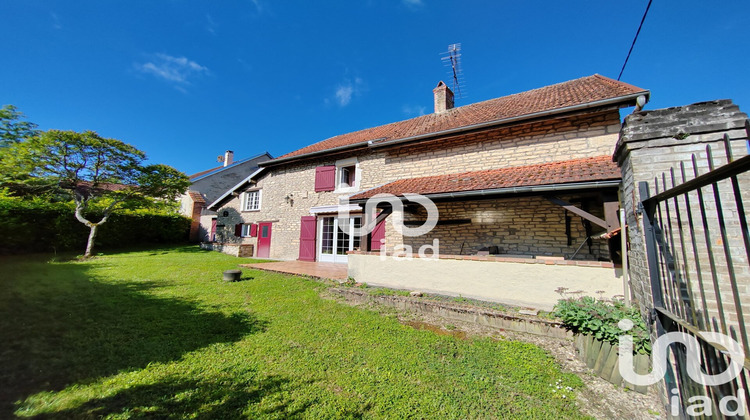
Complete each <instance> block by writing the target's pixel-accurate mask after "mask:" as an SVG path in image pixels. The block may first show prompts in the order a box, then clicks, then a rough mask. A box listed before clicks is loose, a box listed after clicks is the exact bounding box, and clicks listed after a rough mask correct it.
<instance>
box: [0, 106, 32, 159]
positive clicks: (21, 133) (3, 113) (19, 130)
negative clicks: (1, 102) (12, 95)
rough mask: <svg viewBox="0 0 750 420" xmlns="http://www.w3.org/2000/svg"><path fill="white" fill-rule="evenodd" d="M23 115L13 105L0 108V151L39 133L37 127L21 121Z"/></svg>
mask: <svg viewBox="0 0 750 420" xmlns="http://www.w3.org/2000/svg"><path fill="white" fill-rule="evenodd" d="M23 118H24V115H23V113H21V112H19V111H18V108H16V107H15V106H13V105H5V106H3V107H2V108H0V149H2V148H5V147H8V146H10V145H12V144H15V143H19V142H21V141H22V140H23V139H26V138H29V137H33V136H35V135H37V134H38V133H39V131H38V130H37V129H36V127H37V125H36V124H34V123H32V122H28V121H22V119H23Z"/></svg>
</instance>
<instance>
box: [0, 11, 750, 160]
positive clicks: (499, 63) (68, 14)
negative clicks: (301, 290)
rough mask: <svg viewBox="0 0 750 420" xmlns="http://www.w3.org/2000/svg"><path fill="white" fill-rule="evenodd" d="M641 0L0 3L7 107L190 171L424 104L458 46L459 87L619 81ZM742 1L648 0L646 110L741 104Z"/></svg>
mask: <svg viewBox="0 0 750 420" xmlns="http://www.w3.org/2000/svg"><path fill="white" fill-rule="evenodd" d="M646 3H647V0H631V1H596V2H594V1H586V2H583V1H569V2H560V1H548V2H543V1H513V2H510V1H499V0H497V1H466V2H447V1H433V0H392V1H375V0H371V1H361V2H357V1H351V0H350V1H325V2H308V1H298V2H291V1H270V0H236V1H232V0H226V1H190V0H181V1H178V0H171V1H167V0H164V1H158V0H148V1H132V0H130V1H125V0H120V1H114V0H111V1H100V0H89V1H86V0H76V1H37V0H2V1H1V2H0V16H3V19H2V21H3V24H2V25H0V39H2V40H3V41H2V42H1V43H0V57H2V61H0V104H14V105H16V106H17V107H19V108H20V110H21V111H22V112H24V113H25V114H26V116H27V117H28V119H29V120H31V121H33V122H35V123H37V124H39V126H40V128H41V129H51V128H57V129H65V130H77V131H82V130H95V131H97V132H99V134H101V135H103V136H105V137H111V138H117V139H120V140H123V141H125V142H128V143H131V144H133V145H135V146H136V147H138V148H140V149H141V150H143V151H145V152H146V153H147V155H148V156H149V158H150V160H151V161H152V162H158V163H166V164H169V165H172V166H174V167H176V168H177V169H180V170H182V171H184V172H186V173H193V172H197V171H201V170H204V169H207V168H210V167H213V166H215V165H216V156H218V155H220V154H223V152H224V150H227V149H231V150H234V152H235V156H236V157H238V158H242V157H248V156H251V155H255V154H258V153H262V152H263V151H268V152H270V153H271V154H272V155H274V156H278V155H281V154H284V153H287V152H290V151H292V150H295V149H298V148H300V147H303V146H305V145H308V144H311V143H314V142H317V141H320V140H323V139H325V138H327V137H330V136H334V135H336V134H341V133H345V132H349V131H354V130H358V129H362V128H367V127H372V126H377V125H381V124H385V123H389V122H393V121H398V120H402V119H406V118H411V117H414V116H418V115H420V113H429V112H432V88H433V87H435V85H436V84H437V82H438V81H440V80H443V79H444V80H446V82H448V81H449V79H448V69H447V68H446V67H444V66H443V62H442V61H441V55H440V53H442V52H445V51H446V50H447V47H448V45H449V44H452V43H461V44H462V53H463V56H462V64H463V73H464V79H465V83H464V85H463V92H464V97H463V98H459V99H457V101H456V102H457V105H466V104H469V103H473V102H478V101H482V100H485V99H491V98H495V97H499V96H503V95H507V94H512V93H516V92H520V91H524V90H528V89H533V88H536V87H541V86H544V85H548V84H552V83H557V82H562V81H566V80H570V79H574V78H578V77H582V76H587V75H591V74H594V73H599V74H603V75H605V76H608V77H612V78H616V77H617V75H618V73H619V71H620V67H621V66H622V63H623V61H624V59H625V56H626V54H627V51H628V48H629V47H630V44H631V42H632V39H633V36H634V34H635V31H636V29H637V26H638V23H639V22H640V19H641V16H642V14H643V11H644V10H645V7H646ZM748 16H750V2H747V1H739V0H727V1H721V2H708V1H705V0H704V1H693V0H685V1H677V0H673V1H667V0H654V3H653V5H652V7H651V10H650V12H649V16H648V18H647V19H646V23H645V25H644V28H643V30H642V32H641V35H640V38H639V40H638V43H637V44H636V46H635V50H634V52H633V55H632V57H631V59H630V62H629V63H628V67H627V68H626V70H625V73H624V75H623V77H622V80H623V81H625V82H628V83H631V84H634V85H637V86H640V87H643V88H647V89H650V90H651V91H652V101H651V103H650V104H649V105H647V108H652V109H653V108H662V107H668V106H678V105H685V104H689V103H693V102H698V101H704V100H711V99H719V98H730V99H733V100H734V101H735V103H737V104H739V105H740V107H741V108H742V109H743V110H745V111H746V112H747V111H748V110H749V109H750V87H749V86H750V83H748V82H749V80H748V74H749V73H748V68H750V58H749V57H750V54H748V52H750V51H749V48H748V45H750V42H749V41H750V35H748V30H747V25H746V21H747V17H748Z"/></svg>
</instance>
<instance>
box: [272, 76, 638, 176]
mask: <svg viewBox="0 0 750 420" xmlns="http://www.w3.org/2000/svg"><path fill="white" fill-rule="evenodd" d="M637 93H643V94H645V95H648V91H647V90H645V89H641V88H639V87H636V86H633V85H629V84H627V83H623V82H619V81H616V80H613V79H610V78H608V77H604V76H601V75H598V74H595V75H593V76H588V77H582V78H580V79H575V80H571V81H568V82H563V83H558V84H555V85H551V86H545V87H542V88H539V89H534V90H529V91H526V92H522V93H516V94H514V95H509V96H504V97H501V98H496V99H490V100H488V101H484V102H478V103H475V104H471V105H465V106H462V107H458V108H453V109H450V110H447V111H446V112H442V113H437V114H428V115H423V116H421V117H417V118H412V119H409V120H404V121H399V122H395V123H391V124H386V125H381V126H379V127H374V128H368V129H365V130H360V131H355V132H352V133H347V134H342V135H339V136H335V137H331V138H329V139H327V140H323V141H321V142H318V143H315V144H313V145H310V146H307V147H304V148H302V149H299V150H295V151H294V152H291V153H287V154H286V155H283V156H280V157H279V158H277V159H283V158H289V157H295V156H301V155H305V154H307V153H313V152H320V151H324V150H328V149H332V148H334V147H341V146H349V145H354V144H357V143H363V142H367V141H370V140H373V141H375V140H377V141H379V142H380V141H388V140H397V139H402V138H407V137H412V136H418V135H428V134H433V133H438V132H441V131H445V130H450V129H455V128H461V127H466V126H471V125H475V124H481V123H486V122H492V121H497V120H503V119H508V118H514V117H522V116H525V115H530V114H535V113H539V112H543V111H552V110H557V109H561V108H566V107H570V106H575V105H584V104H588V103H592V102H596V101H602V100H607V99H615V98H620V97H624V96H628V95H633V94H637ZM631 100H632V99H631ZM625 102H626V101H625V100H623V104H624V103H625ZM269 163H273V160H271V161H269Z"/></svg>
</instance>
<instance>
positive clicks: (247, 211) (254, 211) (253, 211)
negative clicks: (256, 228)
mask: <svg viewBox="0 0 750 420" xmlns="http://www.w3.org/2000/svg"><path fill="white" fill-rule="evenodd" d="M259 211H260V209H258V210H242V211H241V213H257V212H259Z"/></svg>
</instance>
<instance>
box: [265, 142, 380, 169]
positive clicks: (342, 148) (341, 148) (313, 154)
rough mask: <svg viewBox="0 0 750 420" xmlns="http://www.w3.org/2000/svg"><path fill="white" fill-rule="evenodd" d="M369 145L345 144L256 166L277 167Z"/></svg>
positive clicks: (268, 161)
mask: <svg viewBox="0 0 750 420" xmlns="http://www.w3.org/2000/svg"><path fill="white" fill-rule="evenodd" d="M369 143H370V140H367V141H362V142H358V143H354V144H347V145H344V146H338V147H333V148H331V149H325V150H318V151H315V152H310V153H305V154H302V155H296V156H289V157H285V158H277V159H272V160H267V161H265V162H261V163H259V164H258V166H260V167H263V168H268V167H271V166H278V165H281V164H284V163H287V162H291V161H295V160H302V159H308V158H312V157H316V156H320V155H327V154H333V153H337V152H343V151H347V150H352V149H359V148H366V147H367V146H368V144H369Z"/></svg>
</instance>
